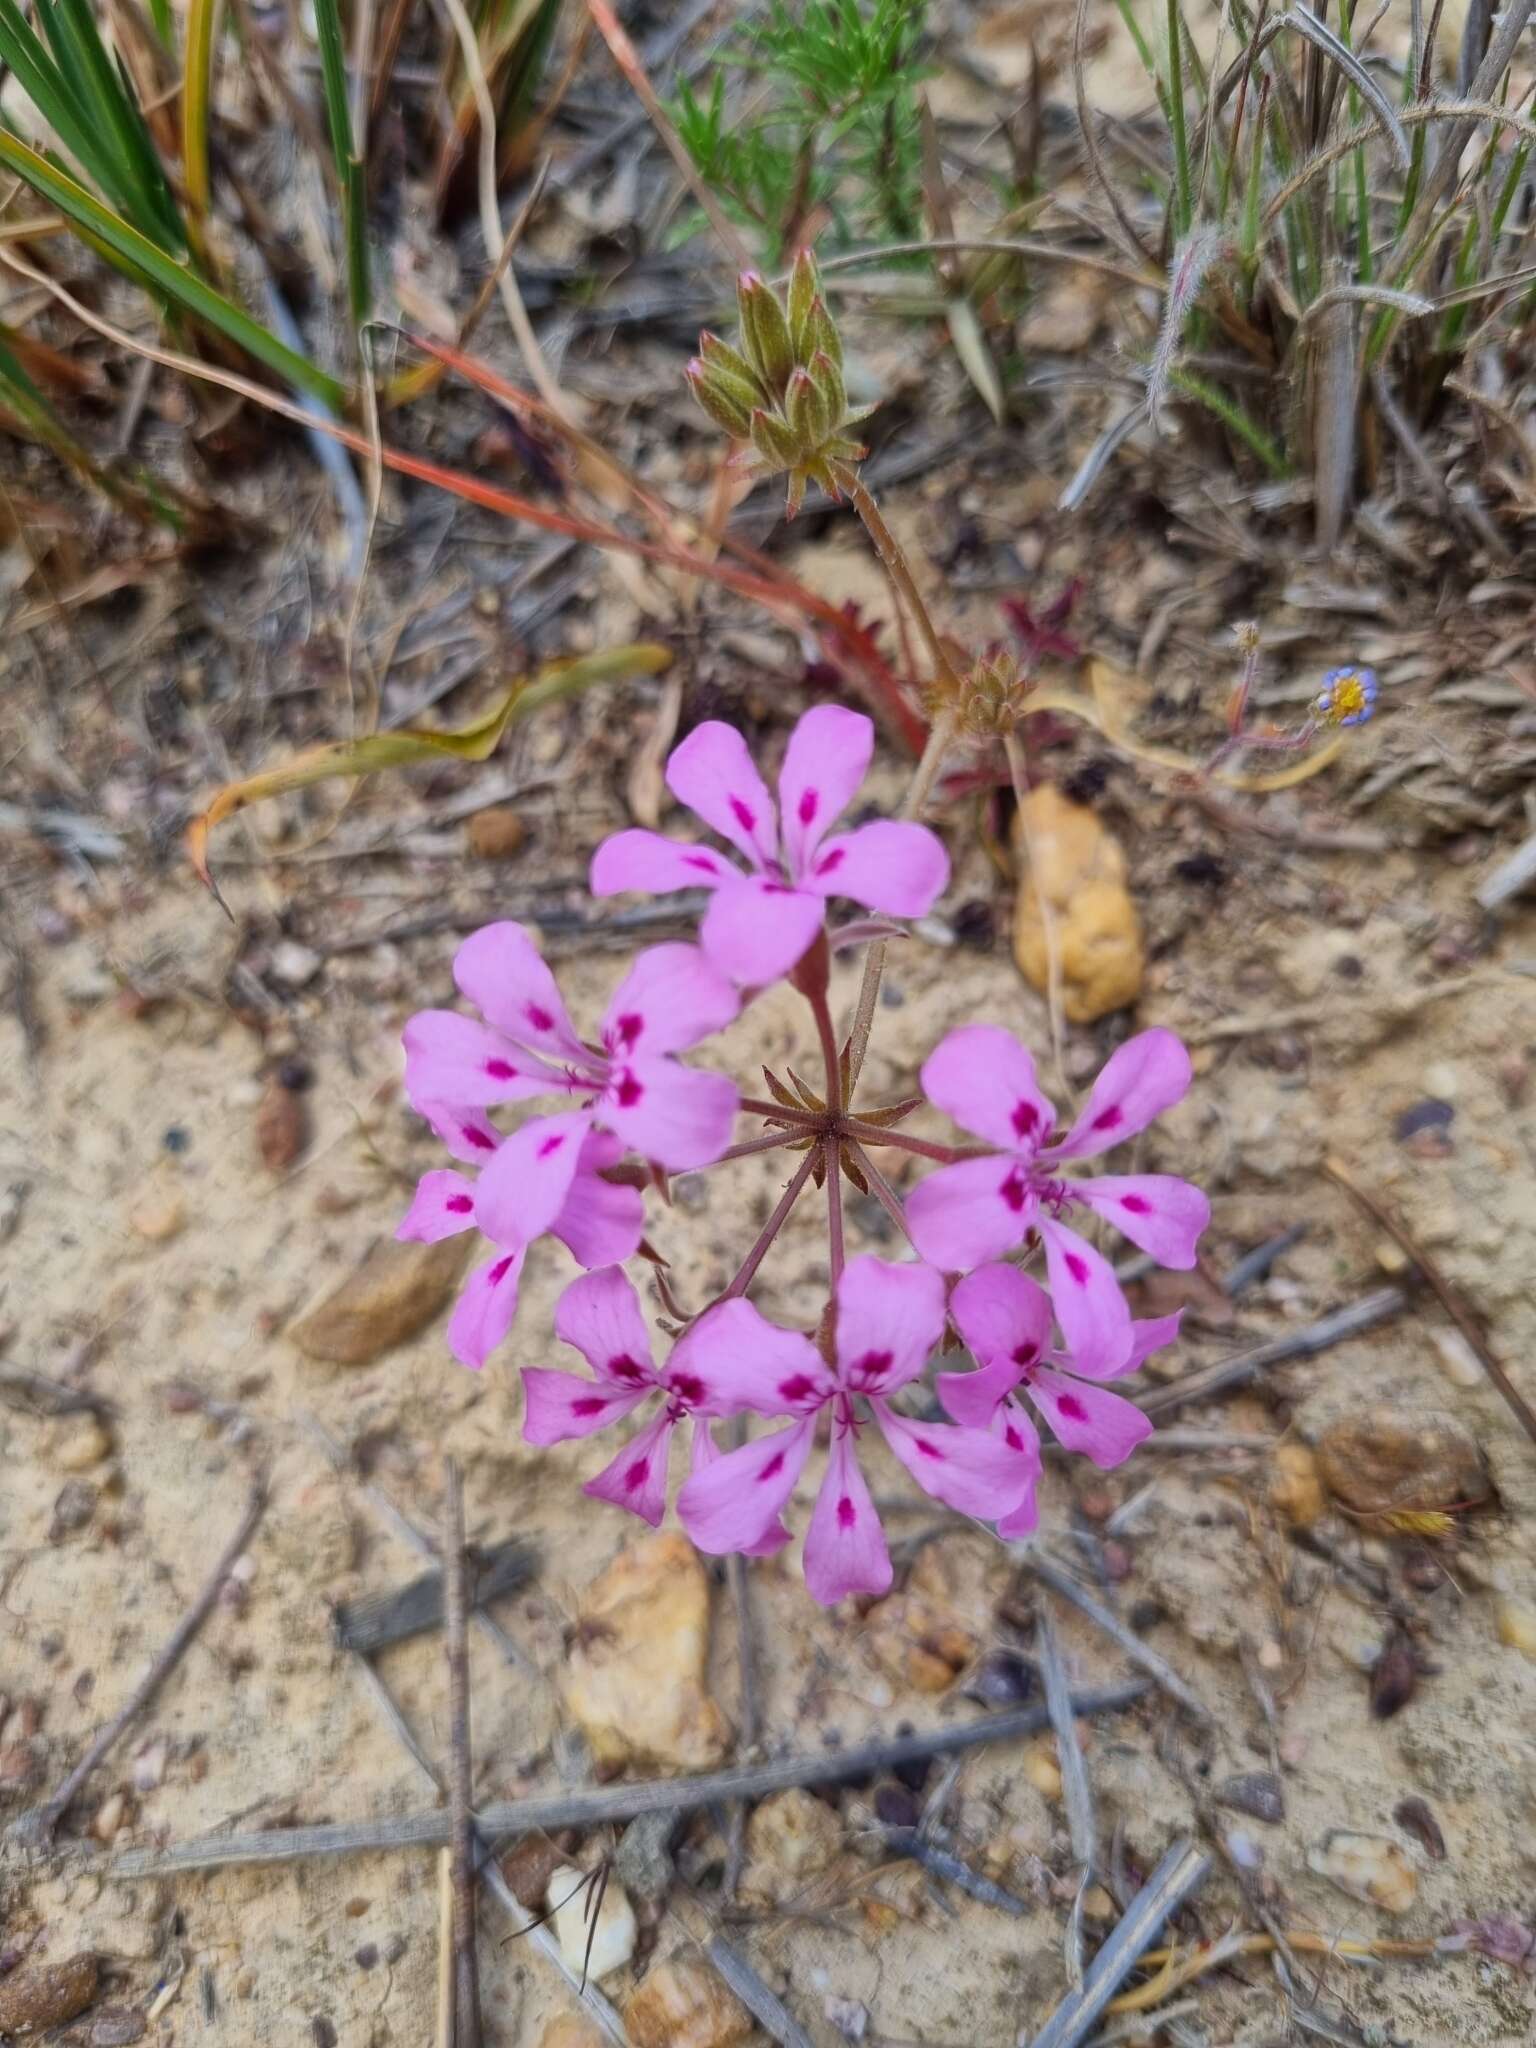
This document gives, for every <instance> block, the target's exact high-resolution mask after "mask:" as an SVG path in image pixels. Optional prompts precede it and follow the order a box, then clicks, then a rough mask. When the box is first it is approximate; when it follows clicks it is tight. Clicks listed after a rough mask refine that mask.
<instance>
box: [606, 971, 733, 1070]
mask: <svg viewBox="0 0 1536 2048" xmlns="http://www.w3.org/2000/svg"><path fill="white" fill-rule="evenodd" d="M740 1008H741V997H740V996H739V995H738V994H737V993H736V991H735V989H734V988H733V987H732V986H731V984H730V982H728V981H727V980H726V978H725V976H724V975H723V974H722V973H721V972H720V970H719V968H718V967H715V966H712V965H711V964H710V962H709V960H708V959H706V957H705V956H704V954H703V953H701V952H700V951H699V949H698V947H697V946H682V945H675V946H652V947H650V948H649V950H648V951H646V952H644V953H641V954H640V955H639V956H638V957H637V958H636V960H635V964H634V966H633V967H631V969H630V970H629V973H628V974H627V975H626V976H625V977H624V979H623V981H622V982H621V983H620V984H619V986H618V988H617V989H616V990H615V991H614V995H613V1000H612V1001H611V1002H610V1003H609V1005H608V1008H607V1011H606V1012H605V1014H604V1017H603V1043H604V1045H606V1046H607V1048H608V1050H609V1052H610V1053H612V1054H613V1056H614V1057H615V1058H616V1059H622V1058H628V1057H629V1056H630V1055H632V1054H634V1053H642V1052H643V1053H662V1052H685V1051H686V1050H687V1049H688V1047H689V1046H691V1045H697V1044H698V1043H699V1041H700V1039H703V1038H708V1037H709V1036H710V1035H711V1034H712V1033H713V1032H716V1031H722V1030H724V1028H725V1026H726V1025H727V1024H729V1023H730V1022H731V1020H732V1019H733V1018H734V1017H735V1015H736V1012H737V1011H738V1010H739V1009H740Z"/></svg>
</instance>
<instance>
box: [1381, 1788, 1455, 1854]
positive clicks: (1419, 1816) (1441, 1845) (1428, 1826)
mask: <svg viewBox="0 0 1536 2048" xmlns="http://www.w3.org/2000/svg"><path fill="white" fill-rule="evenodd" d="M1392 1818H1393V1819H1394V1820H1395V1821H1396V1822H1397V1824H1398V1826H1399V1827H1400V1828H1403V1829H1405V1830H1406V1831H1407V1833H1409V1834H1410V1835H1412V1836H1413V1838H1414V1840H1415V1841H1416V1842H1417V1843H1418V1845H1419V1847H1420V1848H1421V1849H1422V1850H1423V1851H1424V1854H1425V1855H1426V1856H1427V1857H1428V1858H1429V1860H1430V1862H1431V1863H1443V1862H1444V1861H1445V1837H1444V1835H1443V1834H1441V1832H1440V1823H1439V1821H1437V1820H1436V1819H1435V1816H1434V1815H1433V1814H1432V1813H1431V1812H1430V1810H1429V1807H1428V1805H1427V1804H1426V1802H1425V1801H1424V1800H1422V1799H1420V1798H1419V1797H1418V1796H1417V1795H1415V1796H1413V1797H1411V1798H1408V1799H1400V1800H1399V1801H1398V1802H1397V1804H1396V1806H1394V1807H1393V1809H1392Z"/></svg>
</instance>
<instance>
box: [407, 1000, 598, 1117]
mask: <svg viewBox="0 0 1536 2048" xmlns="http://www.w3.org/2000/svg"><path fill="white" fill-rule="evenodd" d="M401 1038H402V1041H403V1043H404V1046H405V1092H406V1094H407V1095H408V1096H409V1097H410V1099H411V1102H412V1104H413V1105H414V1106H415V1107H416V1108H417V1109H419V1110H420V1111H421V1113H422V1115H423V1116H425V1115H426V1108H425V1105H426V1104H427V1103H439V1102H453V1103H462V1104H464V1106H465V1107H466V1108H473V1109H481V1108H483V1107H484V1106H485V1105H486V1104H487V1103H491V1102H518V1101H525V1100H526V1099H527V1098H528V1097H529V1096H530V1095H552V1094H558V1093H561V1092H568V1091H569V1089H570V1086H571V1084H570V1082H569V1080H568V1079H567V1077H566V1076H565V1075H564V1074H561V1073H558V1072H556V1070H555V1069H554V1068H553V1067H550V1066H547V1065H546V1064H545V1062H544V1061H543V1060H540V1059H536V1058H534V1056H533V1055H532V1054H531V1053H525V1052H523V1051H521V1050H520V1048H519V1047H517V1046H515V1045H511V1044H509V1043H508V1041H507V1040H506V1039H505V1038H503V1037H502V1036H501V1035H500V1033H499V1032H495V1031H492V1030H490V1029H489V1028H488V1027H487V1026H486V1025H484V1024H477V1023H476V1022H475V1020H474V1018H473V1017H461V1016H460V1015H459V1013H458V1011H457V1010H418V1011H417V1013H416V1015H415V1016H414V1017H413V1018H412V1019H411V1021H410V1022H409V1023H408V1024H407V1025H406V1027H405V1030H404V1031H403V1032H402V1033H401Z"/></svg>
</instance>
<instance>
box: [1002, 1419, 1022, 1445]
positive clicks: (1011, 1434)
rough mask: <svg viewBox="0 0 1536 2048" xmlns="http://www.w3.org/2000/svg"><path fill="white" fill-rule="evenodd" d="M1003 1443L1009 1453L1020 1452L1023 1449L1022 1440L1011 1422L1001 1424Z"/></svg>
mask: <svg viewBox="0 0 1536 2048" xmlns="http://www.w3.org/2000/svg"><path fill="white" fill-rule="evenodd" d="M1003 1442H1004V1443H1005V1444H1006V1445H1007V1446H1008V1448H1009V1450H1010V1451H1022V1450H1023V1448H1024V1439H1023V1437H1022V1436H1020V1434H1019V1432H1018V1431H1017V1430H1016V1429H1015V1428H1014V1426H1013V1424H1012V1423H1011V1422H1005V1423H1004V1424H1003Z"/></svg>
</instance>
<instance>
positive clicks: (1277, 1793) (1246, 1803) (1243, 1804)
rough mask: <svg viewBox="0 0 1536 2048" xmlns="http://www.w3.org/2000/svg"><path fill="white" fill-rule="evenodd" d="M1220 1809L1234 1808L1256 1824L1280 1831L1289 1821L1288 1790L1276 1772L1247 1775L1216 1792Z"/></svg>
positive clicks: (1232, 1779)
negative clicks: (1285, 1821) (1286, 1804)
mask: <svg viewBox="0 0 1536 2048" xmlns="http://www.w3.org/2000/svg"><path fill="white" fill-rule="evenodd" d="M1216 1800H1217V1804H1218V1805H1220V1806H1230V1807H1232V1808H1233V1810H1234V1811H1235V1812H1237V1813H1246V1814H1248V1815H1249V1816H1250V1817H1251V1818H1252V1819H1254V1820H1261V1821H1264V1822H1265V1823H1266V1824H1267V1825H1268V1826H1270V1827H1278V1826H1279V1825H1280V1823H1281V1822H1282V1821H1283V1820H1284V1819H1285V1787H1284V1786H1283V1785H1282V1784H1281V1782H1280V1780H1279V1779H1278V1778H1277V1777H1276V1776H1275V1775H1274V1773H1273V1772H1272V1771H1244V1772H1242V1773H1241V1775H1240V1776H1238V1777H1235V1778H1227V1779H1225V1780H1224V1781H1223V1782H1222V1783H1221V1784H1220V1785H1218V1786H1217V1788H1216Z"/></svg>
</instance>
